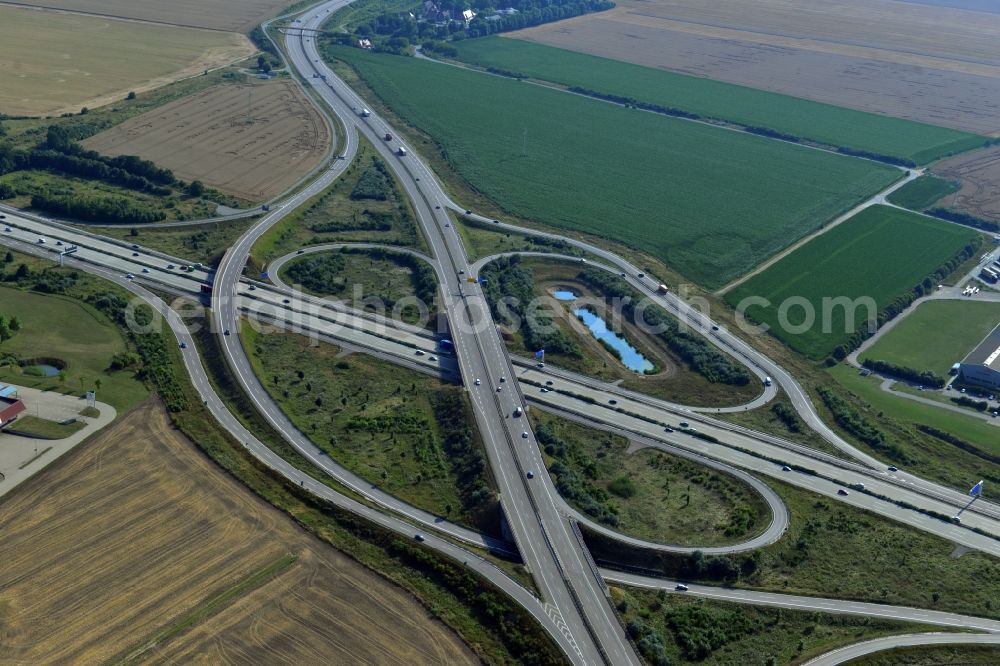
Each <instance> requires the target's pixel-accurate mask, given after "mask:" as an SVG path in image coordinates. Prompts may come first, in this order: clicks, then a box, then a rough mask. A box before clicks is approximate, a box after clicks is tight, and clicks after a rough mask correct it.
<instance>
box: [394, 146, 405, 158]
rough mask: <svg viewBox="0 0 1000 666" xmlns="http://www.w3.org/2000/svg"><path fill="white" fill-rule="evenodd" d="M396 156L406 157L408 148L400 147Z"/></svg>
mask: <svg viewBox="0 0 1000 666" xmlns="http://www.w3.org/2000/svg"><path fill="white" fill-rule="evenodd" d="M396 154H397V155H399V156H400V157H406V148H403V147H402V146H400V147H399V150H397V151H396Z"/></svg>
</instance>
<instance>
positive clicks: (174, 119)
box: [83, 79, 331, 201]
mask: <svg viewBox="0 0 1000 666" xmlns="http://www.w3.org/2000/svg"><path fill="white" fill-rule="evenodd" d="M330 140H331V139H330V130H329V128H328V127H327V125H326V123H325V122H324V121H323V119H322V117H321V116H320V115H319V114H318V113H317V112H316V110H315V109H314V108H313V107H312V106H311V105H310V104H309V101H308V100H307V99H306V98H305V97H304V96H303V94H302V92H301V90H299V88H298V87H297V86H296V85H295V84H294V83H293V82H292V81H289V80H287V79H273V80H271V81H267V82H264V83H246V84H222V85H218V86H213V87H211V88H208V89H207V90H204V91H202V92H200V93H198V94H196V95H191V96H189V97H184V98H182V99H179V100H176V101H174V102H171V103H169V104H166V105H164V106H162V107H160V108H158V109H154V110H152V111H148V112H146V113H144V114H142V115H141V116H137V117H135V118H131V119H129V120H127V121H126V122H124V123H122V124H120V125H116V126H115V127H112V128H111V129H109V130H107V131H105V132H101V133H100V134H98V135H97V136H94V137H92V138H90V139H87V140H86V141H85V142H84V143H83V145H84V146H85V147H86V148H88V149H90V150H96V151H98V152H100V153H103V154H105V155H138V156H139V157H142V158H144V159H147V160H152V161H153V162H155V163H156V164H157V165H158V166H161V167H166V168H168V169H171V170H173V172H174V174H175V175H176V176H177V177H178V178H181V179H183V180H201V181H202V182H204V183H205V184H206V185H208V186H210V187H213V188H216V189H218V190H220V191H222V192H225V193H226V194H231V195H234V196H237V197H240V198H242V199H247V200H250V201H265V200H267V199H270V198H272V197H274V196H277V195H278V194H280V193H282V192H284V191H285V190H287V189H288V188H290V187H292V186H293V185H295V183H296V182H298V181H299V179H300V178H302V177H303V176H305V175H306V174H307V173H308V172H309V171H310V170H311V169H313V168H314V167H315V166H316V165H317V164H319V163H320V161H321V160H322V159H323V158H324V157H325V155H326V153H327V150H328V149H329V146H330Z"/></svg>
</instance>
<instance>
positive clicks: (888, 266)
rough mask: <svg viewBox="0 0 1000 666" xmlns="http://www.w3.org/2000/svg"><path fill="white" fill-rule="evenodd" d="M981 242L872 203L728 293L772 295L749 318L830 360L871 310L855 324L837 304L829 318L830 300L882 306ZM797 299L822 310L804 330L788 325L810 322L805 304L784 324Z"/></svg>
mask: <svg viewBox="0 0 1000 666" xmlns="http://www.w3.org/2000/svg"><path fill="white" fill-rule="evenodd" d="M975 240H976V232H975V231H974V230H972V229H966V228H963V227H959V226H957V225H953V224H948V223H946V222H941V221H939V220H935V219H932V218H928V217H925V216H923V215H917V214H915V213H910V212H907V211H903V210H899V209H896V208H890V207H888V206H872V207H870V208H867V209H865V210H863V211H861V212H860V213H858V214H857V215H855V216H854V217H852V218H851V219H849V220H847V221H846V222H844V223H842V224H840V225H838V226H837V227H835V228H833V229H831V230H830V231H828V232H827V233H825V234H822V235H821V236H818V237H816V238H815V239H813V240H812V241H810V242H808V243H806V244H805V245H803V246H802V247H800V248H798V249H796V250H795V251H794V252H792V253H791V254H789V255H787V256H786V257H783V258H782V259H781V260H780V261H778V262H776V263H775V264H774V265H772V266H770V267H769V268H768V269H767V270H765V271H763V272H762V273H760V274H758V275H755V276H754V277H752V278H750V279H749V280H747V281H746V282H744V283H743V284H741V285H739V286H738V287H737V288H735V289H733V290H732V291H730V292H729V293H728V294H726V301H727V302H728V303H729V304H730V305H733V306H738V305H739V304H740V302H741V301H743V299H745V298H748V297H763V298H765V299H767V300H768V302H769V304H767V305H763V304H755V305H753V306H752V307H748V308H746V314H747V317H748V318H749V319H751V320H752V321H755V322H758V323H761V324H767V325H768V326H770V332H771V333H772V334H773V335H774V336H775V337H776V338H778V339H779V340H781V341H782V342H784V343H785V344H787V345H788V346H789V347H791V348H792V349H794V350H796V351H798V352H801V353H802V354H805V355H806V356H809V357H811V358H822V357H823V356H826V355H827V354H829V353H830V352H831V351H832V350H833V348H834V347H836V346H837V345H839V344H842V343H844V342H845V341H846V340H847V339H848V338H849V337H850V335H851V333H853V332H854V330H856V329H857V328H858V327H859V326H860V325H861V324H862V323H863V322H864V321H865V320H866V319H867V317H868V314H869V313H868V310H867V309H866V308H864V307H860V308H858V309H857V310H856V312H855V314H856V318H855V322H854V325H853V326H847V325H845V321H846V319H847V317H846V316H845V308H843V307H834V308H831V309H830V310H831V311H830V313H829V316H827V317H824V316H823V299H826V298H840V297H847V298H848V299H851V300H854V299H859V298H864V297H870V298H871V299H873V300H874V303H875V306H876V307H877V309H878V310H879V311H881V310H882V308H884V307H885V306H886V305H888V304H889V303H890V302H891V301H892V300H893V299H894V298H896V297H897V296H899V295H901V294H903V293H906V292H907V291H909V290H910V289H912V288H913V287H914V286H916V285H917V284H918V283H919V282H921V281H922V280H923V279H924V278H925V277H926V276H927V275H928V274H930V273H932V272H933V271H935V270H936V269H938V268H939V267H940V266H941V265H942V264H944V263H945V262H947V261H948V260H950V259H951V258H952V257H953V256H955V255H956V254H957V253H958V252H960V251H961V250H962V249H963V248H964V247H965V246H966V245H967V244H969V243H971V242H975ZM791 298H798V299H804V300H802V301H800V303H802V304H804V303H806V302H808V304H809V306H810V307H811V308H812V309H813V311H814V313H815V322H814V323H813V325H811V326H809V327H808V328H807V329H806V330H804V331H799V332H795V331H793V330H788V329H793V328H796V327H801V325H802V324H804V323H806V320H805V308H804V307H801V306H798V305H796V306H794V307H789V308H788V311H787V313H786V315H787V323H788V324H790V326H781V325H779V308H780V307H781V306H782V304H783V303H785V302H788V301H787V299H791ZM824 320H825V321H824ZM824 329H826V331H825V332H824ZM848 329H849V330H848Z"/></svg>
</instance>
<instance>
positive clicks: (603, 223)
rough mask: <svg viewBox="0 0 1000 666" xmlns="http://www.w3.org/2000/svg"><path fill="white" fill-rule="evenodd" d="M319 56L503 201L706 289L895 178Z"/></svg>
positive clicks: (449, 75) (589, 102) (587, 105)
mask: <svg viewBox="0 0 1000 666" xmlns="http://www.w3.org/2000/svg"><path fill="white" fill-rule="evenodd" d="M328 54H329V55H331V56H333V57H335V58H338V59H342V60H344V61H346V62H348V63H349V64H350V65H352V66H353V67H354V68H355V69H356V70H357V71H358V73H359V74H360V76H361V77H362V78H363V79H364V81H365V83H367V84H368V86H370V87H371V88H372V90H374V92H375V94H377V95H378V96H379V97H380V98H381V99H382V100H383V101H384V102H385V103H386V105H387V106H389V107H390V108H391V109H392V110H393V111H395V112H396V113H397V114H398V115H400V116H401V117H402V118H404V119H405V120H406V121H408V122H409V123H410V124H411V125H413V126H414V127H416V128H418V129H419V130H421V131H422V132H424V133H425V134H426V135H428V136H430V137H433V139H434V140H435V141H436V142H437V143H438V145H439V146H440V149H441V154H442V155H443V156H445V157H446V159H447V160H448V161H449V162H450V164H451V166H452V167H454V169H455V170H456V171H457V172H458V174H460V175H461V176H462V177H463V178H465V180H466V181H467V182H468V183H469V184H471V185H472V187H473V188H475V189H476V190H477V191H479V192H481V193H482V194H484V195H485V196H487V197H489V198H490V199H491V200H493V201H494V202H496V203H497V204H499V205H500V206H501V207H503V208H504V209H506V210H507V211H509V212H512V213H514V214H516V215H520V216H522V217H525V218H529V219H532V220H536V221H539V222H543V223H546V224H550V225H553V226H556V227H562V228H568V229H572V230H575V231H582V232H586V233H590V234H595V235H598V236H603V237H605V238H611V239H612V240H616V241H621V242H623V243H627V244H629V245H631V246H633V247H636V248H640V249H641V250H643V251H645V252H648V253H649V254H650V255H652V256H654V257H656V258H658V259H660V260H662V261H663V262H664V263H666V264H667V265H668V266H670V267H671V268H673V269H675V270H677V271H678V272H679V273H681V274H683V275H684V276H685V277H687V278H689V279H691V280H693V281H694V282H697V283H699V284H702V285H705V286H708V287H713V288H714V287H718V286H721V285H722V284H725V283H726V282H727V281H728V280H730V279H732V278H733V277H736V276H737V275H740V274H742V273H744V272H746V271H748V270H749V269H751V268H752V267H753V266H756V265H757V264H759V263H760V262H761V261H762V260H763V259H765V258H767V257H769V256H771V255H772V254H774V253H776V252H778V251H780V250H781V249H783V248H785V247H787V246H788V245H789V244H791V243H793V242H795V240H797V239H798V238H801V237H803V236H805V235H807V234H808V233H810V232H811V231H813V230H815V229H817V228H819V227H820V226H821V225H822V224H824V223H825V222H827V221H829V220H830V219H832V218H834V217H836V216H837V215H838V214H839V213H842V212H844V211H845V210H848V209H849V208H851V207H852V206H853V205H855V204H857V203H860V202H861V201H863V200H864V199H866V198H868V197H869V196H871V195H872V194H874V193H875V192H877V191H879V190H880V189H882V188H884V187H886V186H887V185H889V184H890V183H891V182H893V181H894V180H896V179H897V178H899V177H900V175H901V172H900V171H899V170H898V169H895V168H892V167H888V166H885V165H881V164H877V163H874V162H871V161H866V160H861V159H857V158H852V157H845V156H842V155H836V154H831V153H828V152H824V151H819V150H813V149H810V148H806V147H803V146H798V145H795V144H791V143H784V142H780V141H774V140H772V139H768V138H764V137H759V136H754V135H751V134H747V133H742V132H734V131H730V130H727V129H723V128H720V127H713V126H709V125H704V124H699V123H693V122H689V121H686V120H682V119H679V118H671V117H667V116H663V115H659V114H653V113H646V112H641V111H635V110H632V109H626V108H624V107H622V106H619V105H614V104H608V103H606V102H602V101H598V100H594V99H589V98H585V97H581V96H579V95H569V94H566V93H565V92H562V91H557V90H552V89H550V88H547V87H543V86H537V85H531V84H527V83H523V82H518V81H516V80H514V79H510V78H504V77H498V76H492V75H489V74H485V73H482V72H473V71H469V70H466V69H463V68H459V67H451V66H447V65H443V64H440V63H433V62H429V61H427V60H419V59H416V58H402V57H398V56H389V55H383V54H373V53H369V52H367V51H363V50H361V49H355V48H348V47H341V46H332V47H330V48H329V50H328ZM498 109H503V113H498V111H497V110H498ZM484 128H487V129H484ZM610 137H613V138H614V140H610V139H609V138H610Z"/></svg>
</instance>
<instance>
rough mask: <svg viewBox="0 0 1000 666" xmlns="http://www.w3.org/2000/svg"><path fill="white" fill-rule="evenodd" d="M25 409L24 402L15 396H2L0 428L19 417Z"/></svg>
mask: <svg viewBox="0 0 1000 666" xmlns="http://www.w3.org/2000/svg"><path fill="white" fill-rule="evenodd" d="M23 411H24V403H23V402H21V401H20V400H14V399H13V398H0V428H2V427H4V426H5V425H7V424H8V423H10V422H11V421H13V420H14V419H16V418H17V415H18V414H20V413H21V412H23Z"/></svg>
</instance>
